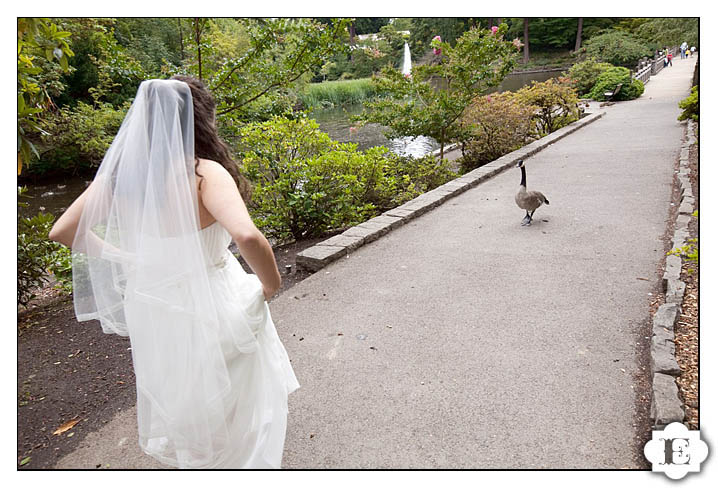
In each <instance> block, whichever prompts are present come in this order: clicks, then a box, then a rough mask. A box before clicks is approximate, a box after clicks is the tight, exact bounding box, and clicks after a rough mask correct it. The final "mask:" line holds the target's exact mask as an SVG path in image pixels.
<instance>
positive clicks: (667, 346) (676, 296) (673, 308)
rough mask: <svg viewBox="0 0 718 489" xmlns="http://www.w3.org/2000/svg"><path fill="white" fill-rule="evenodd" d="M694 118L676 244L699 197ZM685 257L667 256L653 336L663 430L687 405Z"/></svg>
mask: <svg viewBox="0 0 718 489" xmlns="http://www.w3.org/2000/svg"><path fill="white" fill-rule="evenodd" d="M694 124H695V123H694V122H693V121H688V124H687V137H686V139H685V140H684V141H683V144H682V145H681V153H680V157H679V161H678V168H679V170H678V174H677V182H678V186H679V193H680V197H679V199H680V200H679V207H678V214H677V216H676V222H675V230H674V233H673V241H672V248H673V249H675V248H680V247H682V246H685V244H686V240H687V239H688V223H689V222H690V220H691V218H692V216H691V215H692V214H693V210H694V209H695V205H696V202H695V198H694V197H693V190H692V189H691V182H690V179H689V178H688V175H690V171H691V170H690V167H689V166H688V153H689V150H690V147H691V145H693V144H695V142H696V139H695V136H694V132H695V131H694ZM682 266H683V259H682V257H680V256H677V255H668V256H666V267H665V272H664V273H663V290H664V292H665V294H666V301H665V303H664V304H662V305H661V306H660V307H659V308H658V310H657V311H656V313H655V314H654V316H653V331H652V336H651V371H652V373H653V386H652V389H651V419H652V420H653V427H654V429H655V430H661V429H663V428H665V426H666V425H668V424H670V423H673V422H678V423H682V422H683V419H684V417H685V407H684V406H683V403H682V402H681V400H680V397H679V396H678V386H677V385H676V377H678V376H679V375H680V374H681V369H680V366H679V365H678V362H677V361H676V353H675V352H676V345H675V336H674V331H673V327H674V325H675V323H676V319H677V318H678V316H679V314H680V307H681V304H682V303H683V294H684V293H685V290H686V284H685V283H684V282H683V281H682V280H681V268H682Z"/></svg>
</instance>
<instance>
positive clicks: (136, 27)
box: [114, 17, 231, 77]
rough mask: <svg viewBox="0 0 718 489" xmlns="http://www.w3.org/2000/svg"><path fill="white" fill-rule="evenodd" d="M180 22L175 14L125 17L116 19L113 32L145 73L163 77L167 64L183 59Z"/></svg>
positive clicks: (176, 64)
mask: <svg viewBox="0 0 718 489" xmlns="http://www.w3.org/2000/svg"><path fill="white" fill-rule="evenodd" d="M227 20H231V19H227ZM181 22H182V19H176V18H148V17H139V18H138V17H123V18H118V19H116V20H115V24H114V25H115V27H114V35H115V38H116V39H117V42H118V43H119V45H120V46H122V47H123V48H125V49H126V50H127V54H128V55H129V56H131V57H132V58H134V59H136V60H137V61H138V62H139V63H140V64H141V65H142V69H143V71H144V72H145V73H147V74H148V75H150V76H152V77H161V76H162V74H163V73H164V72H165V71H166V70H167V69H168V65H169V66H179V65H180V63H181V62H182V58H183V55H184V53H183V52H182V41H183V38H182V36H181Z"/></svg>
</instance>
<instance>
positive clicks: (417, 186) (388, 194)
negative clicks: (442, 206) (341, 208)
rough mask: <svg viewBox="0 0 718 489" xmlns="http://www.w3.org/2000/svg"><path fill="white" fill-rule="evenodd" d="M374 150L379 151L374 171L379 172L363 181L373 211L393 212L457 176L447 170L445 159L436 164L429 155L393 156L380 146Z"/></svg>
mask: <svg viewBox="0 0 718 489" xmlns="http://www.w3.org/2000/svg"><path fill="white" fill-rule="evenodd" d="M372 149H374V148H372ZM377 151H380V152H381V155H382V160H379V161H377V166H376V167H375V168H377V167H378V169H379V170H380V171H379V172H377V173H376V175H377V178H375V179H374V180H373V181H372V180H368V182H367V189H368V194H367V200H368V201H369V202H371V203H372V204H373V205H374V206H375V207H376V209H377V212H384V211H387V210H389V209H393V208H394V207H396V206H398V205H401V204H403V203H405V202H407V201H409V200H411V199H413V198H414V197H418V196H419V195H421V194H423V193H425V192H428V191H429V190H432V189H435V188H436V187H438V186H440V185H443V184H445V183H446V182H448V181H449V180H453V179H454V178H456V177H457V176H458V175H457V174H456V172H454V171H453V170H451V169H450V168H449V161H448V160H441V161H439V160H438V159H437V158H436V157H434V156H433V155H426V156H423V157H421V158H413V157H410V156H399V155H396V154H394V153H391V152H390V151H389V150H387V149H386V148H383V147H381V148H377ZM368 153H369V151H367V154H368Z"/></svg>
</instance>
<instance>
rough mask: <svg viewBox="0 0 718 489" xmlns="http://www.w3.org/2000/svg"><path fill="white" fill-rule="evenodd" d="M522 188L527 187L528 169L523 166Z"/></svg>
mask: <svg viewBox="0 0 718 489" xmlns="http://www.w3.org/2000/svg"><path fill="white" fill-rule="evenodd" d="M514 181H515V180H514ZM521 186H522V187H525V186H526V168H524V167H523V166H522V167H521Z"/></svg>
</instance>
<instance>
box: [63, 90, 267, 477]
mask: <svg viewBox="0 0 718 489" xmlns="http://www.w3.org/2000/svg"><path fill="white" fill-rule="evenodd" d="M194 168H195V157H194V122H193V110H192V95H191V92H190V89H189V87H188V86H187V84H185V83H184V82H182V81H177V80H148V81H145V82H142V84H141V85H140V87H139V90H138V92H137V96H136V98H135V100H134V102H133V104H132V106H131V107H130V109H129V111H128V113H127V116H126V117H125V120H124V122H123V123H122V126H121V127H120V130H119V132H118V134H117V136H116V137H115V139H114V141H113V143H112V145H111V146H110V149H109V150H108V152H107V154H106V155H105V158H104V160H103V161H102V164H101V165H100V168H99V170H98V172H97V176H96V177H95V179H94V181H93V182H92V184H91V185H90V188H89V191H88V194H87V199H86V203H85V206H84V210H83V213H82V216H81V219H80V224H79V227H78V231H77V234H76V236H75V240H74V243H73V284H74V302H75V312H76V314H77V318H78V320H80V321H87V320H90V319H97V320H99V321H100V323H101V325H102V329H103V330H104V331H105V332H106V333H116V334H119V335H123V336H129V337H130V341H131V346H132V359H133V363H134V368H135V373H136V377H137V410H138V414H137V415H138V424H139V439H140V446H141V447H142V448H143V449H144V450H145V452H147V453H149V454H152V455H155V456H157V457H158V458H162V457H164V456H167V454H171V456H170V458H171V459H172V460H174V461H175V462H176V463H177V464H178V465H179V466H184V467H190V468H191V467H203V466H205V465H207V464H209V463H211V462H212V461H213V460H217V459H218V458H221V457H222V453H223V451H226V450H228V449H229V448H230V447H231V444H230V443H229V440H228V436H229V435H228V432H227V429H226V426H225V425H224V424H225V423H226V420H225V419H226V413H224V412H223V411H224V409H225V408H224V407H223V403H222V399H223V397H224V396H226V395H227V392H228V390H229V388H230V380H229V376H228V372H227V365H226V364H225V360H224V357H223V355H222V351H221V348H220V341H219V338H220V337H222V336H225V337H226V336H228V337H231V338H232V339H233V341H234V344H235V346H236V347H237V349H238V350H239V351H242V352H251V351H254V350H255V349H256V347H257V340H256V338H255V336H254V335H253V334H252V331H251V330H250V329H249V328H248V327H247V326H246V325H242V324H238V325H233V326H232V328H231V331H220V328H228V327H229V326H227V325H222V324H220V322H219V321H218V319H217V314H216V310H215V307H214V299H213V297H212V293H211V290H210V286H209V278H208V271H207V267H206V264H205V257H204V251H203V247H202V245H201V237H200V235H199V233H200V229H199V218H198V215H199V214H198V201H197V191H196V183H195V178H196V176H195V172H194Z"/></svg>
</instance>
